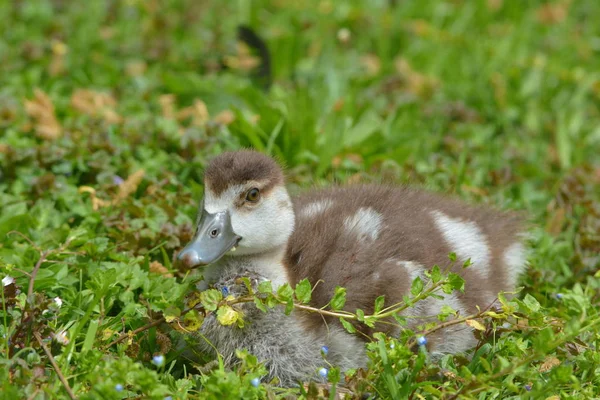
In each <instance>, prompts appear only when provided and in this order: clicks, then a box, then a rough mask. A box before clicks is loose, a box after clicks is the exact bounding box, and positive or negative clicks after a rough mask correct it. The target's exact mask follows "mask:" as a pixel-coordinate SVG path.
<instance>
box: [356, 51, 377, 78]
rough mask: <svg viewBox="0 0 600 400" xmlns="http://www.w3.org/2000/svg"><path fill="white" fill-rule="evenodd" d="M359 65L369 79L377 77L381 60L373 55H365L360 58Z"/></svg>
mask: <svg viewBox="0 0 600 400" xmlns="http://www.w3.org/2000/svg"><path fill="white" fill-rule="evenodd" d="M360 63H361V64H362V66H363V67H364V68H365V70H366V75H367V76H369V77H373V76H377V75H378V74H379V71H381V60H380V59H379V57H377V56H376V55H375V54H365V55H364V56H362V57H361V58H360Z"/></svg>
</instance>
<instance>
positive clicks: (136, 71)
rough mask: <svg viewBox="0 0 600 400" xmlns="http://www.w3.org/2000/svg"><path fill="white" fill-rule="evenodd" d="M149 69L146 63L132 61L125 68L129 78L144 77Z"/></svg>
mask: <svg viewBox="0 0 600 400" xmlns="http://www.w3.org/2000/svg"><path fill="white" fill-rule="evenodd" d="M147 69H148V64H146V63H145V62H144V61H131V62H129V63H127V65H126V66H125V73H127V75H128V76H141V75H144V73H145V72H146V70H147Z"/></svg>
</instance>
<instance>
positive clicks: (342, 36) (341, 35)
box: [337, 28, 352, 43]
mask: <svg viewBox="0 0 600 400" xmlns="http://www.w3.org/2000/svg"><path fill="white" fill-rule="evenodd" d="M351 35H352V34H351V33H350V29H348V28H342V29H340V30H339V31H338V32H337V38H338V40H339V41H340V42H342V43H348V42H349V41H350V36H351Z"/></svg>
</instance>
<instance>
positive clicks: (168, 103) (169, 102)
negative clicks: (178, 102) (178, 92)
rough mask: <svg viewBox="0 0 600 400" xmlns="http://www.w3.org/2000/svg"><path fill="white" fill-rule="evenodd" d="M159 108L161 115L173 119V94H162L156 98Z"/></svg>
mask: <svg viewBox="0 0 600 400" xmlns="http://www.w3.org/2000/svg"><path fill="white" fill-rule="evenodd" d="M158 102H159V103H160V108H161V109H162V115H163V117H165V118H169V119H175V118H176V115H175V111H176V110H175V95H173V94H163V95H162V96H160V97H159V98H158Z"/></svg>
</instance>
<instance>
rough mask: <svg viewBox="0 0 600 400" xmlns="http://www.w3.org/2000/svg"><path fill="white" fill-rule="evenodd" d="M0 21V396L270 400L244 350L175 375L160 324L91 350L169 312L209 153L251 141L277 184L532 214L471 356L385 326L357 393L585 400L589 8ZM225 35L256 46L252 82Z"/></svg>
mask: <svg viewBox="0 0 600 400" xmlns="http://www.w3.org/2000/svg"><path fill="white" fill-rule="evenodd" d="M393 3H397V4H395V5H394V4H393ZM0 19H1V20H2V21H3V24H2V26H1V27H0V30H1V32H2V35H1V36H0V165H1V170H0V204H2V213H1V215H0V268H1V269H2V276H3V277H5V276H8V277H12V278H14V279H15V282H14V283H9V282H10V280H7V281H5V282H7V284H4V286H3V291H2V296H3V297H2V304H3V307H2V310H1V311H0V313H1V315H2V317H1V318H0V320H1V321H2V322H1V323H0V349H1V350H0V363H1V364H2V366H3V368H1V369H0V385H1V387H2V391H1V392H2V394H1V397H3V398H11V399H12V398H31V399H42V398H69V397H68V396H69V394H68V393H67V390H66V388H67V387H70V388H71V390H72V391H73V393H74V396H76V397H78V398H82V399H84V398H90V399H97V398H157V399H163V398H165V397H166V396H172V397H173V398H185V397H186V396H189V398H216V397H217V396H220V397H223V395H219V393H229V396H230V397H232V398H233V397H237V398H240V397H244V398H260V397H265V396H267V393H274V392H276V389H275V388H273V387H271V386H269V385H266V384H261V385H260V386H259V387H258V388H255V387H254V386H253V385H252V384H251V380H252V379H253V378H255V377H257V376H259V375H260V373H261V367H260V366H258V365H256V363H255V360H253V359H252V357H251V356H249V355H245V354H240V356H241V357H242V358H243V359H244V362H243V366H242V367H240V369H239V370H237V371H235V372H230V371H225V370H224V369H222V368H219V367H217V368H216V369H213V370H206V371H204V372H202V373H199V372H198V370H196V369H194V368H189V367H187V369H184V367H183V366H182V365H181V364H180V363H175V362H174V361H176V360H177V359H178V358H179V357H178V356H179V355H178V352H177V351H176V350H175V349H174V348H173V347H172V345H171V339H170V338H169V336H168V335H167V334H166V333H165V332H163V331H162V330H161V329H160V328H157V327H156V326H154V327H152V328H150V329H144V330H142V331H140V332H139V333H138V334H136V335H132V336H131V337H129V336H127V337H123V338H124V340H122V341H121V342H120V343H119V344H115V345H111V346H108V345H109V344H111V342H113V341H114V340H115V339H117V338H119V335H120V334H122V333H126V332H130V331H133V330H136V329H138V328H142V327H144V326H146V325H147V324H149V323H151V322H152V321H155V320H157V319H158V318H160V316H161V315H170V314H169V313H170V312H172V307H181V306H182V304H183V295H184V293H185V292H186V291H187V290H188V289H189V288H188V287H189V284H190V283H189V282H190V280H189V279H188V278H186V279H182V278H181V277H178V278H174V277H168V276H169V275H170V274H171V273H172V272H174V269H173V266H172V262H171V260H172V255H173V253H174V252H175V251H177V250H178V249H180V248H181V247H182V245H183V244H185V242H186V241H187V240H189V238H190V237H191V233H192V223H193V220H194V218H195V211H196V205H197V201H198V198H199V196H200V195H201V193H202V186H201V176H202V169H203V166H204V165H205V163H206V160H207V159H209V158H210V157H212V156H214V155H216V154H219V153H221V152H222V151H224V150H227V149H236V148H240V147H248V146H251V147H255V148H258V149H260V150H262V151H264V152H267V153H269V154H272V155H274V156H276V157H278V158H279V159H280V160H282V161H283V162H285V163H286V165H287V167H288V178H289V184H290V188H291V189H292V191H297V190H300V189H302V188H306V187H309V186H310V185H312V184H317V185H326V184H329V183H331V182H334V181H335V182H355V181H386V182H394V183H398V184H400V183H408V184H411V185H415V186H424V187H427V188H429V189H431V190H436V191H441V192H447V193H453V194H455V195H456V196H458V197H460V198H463V199H465V200H467V201H470V202H473V203H488V204H494V205H497V206H499V207H502V208H512V209H518V210H523V211H524V212H525V213H526V214H527V215H528V216H529V217H530V219H531V221H532V224H533V228H532V239H531V246H530V247H531V255H530V266H529V268H528V270H527V273H526V274H525V275H524V276H523V277H522V284H523V286H524V289H523V291H522V292H521V294H520V298H521V299H522V300H518V301H514V302H509V303H507V305H506V310H505V311H507V312H508V313H509V314H511V315H513V316H514V315H517V316H519V318H520V321H521V322H523V323H520V324H516V325H512V328H510V329H508V331H509V332H507V333H506V334H504V335H502V336H500V337H499V338H493V339H489V338H488V339H489V340H488V342H487V344H485V345H483V344H482V346H481V347H479V349H478V351H477V353H476V355H475V356H474V357H473V359H472V360H467V359H464V358H462V357H454V358H453V357H448V358H445V359H443V360H442V361H440V362H439V363H434V362H431V361H426V360H425V359H424V358H423V357H422V356H421V355H418V354H413V353H411V352H409V351H408V350H407V349H406V347H405V344H406V341H405V340H404V339H402V338H400V339H398V340H396V339H390V338H381V337H380V338H378V339H377V340H375V341H374V342H373V344H371V345H369V347H370V353H369V354H370V355H371V357H372V360H373V363H372V365H371V368H370V369H369V371H367V372H365V373H364V375H360V373H359V374H358V375H359V376H358V377H355V378H354V380H352V381H351V382H350V386H351V387H352V388H353V390H355V392H356V393H362V392H369V393H378V394H379V395H380V396H381V397H384V398H385V397H391V396H395V397H410V398H413V399H414V398H457V397H458V398H548V399H549V398H552V399H558V398H560V399H579V398H582V399H584V398H585V399H587V398H599V397H600V389H599V388H600V381H599V380H598V379H599V378H598V376H600V355H599V353H598V351H597V348H598V345H599V344H600V326H599V319H600V315H599V313H598V307H599V305H600V304H599V289H600V274H599V272H598V271H599V265H600V258H599V254H600V237H599V233H598V232H600V189H599V187H600V163H599V161H598V160H599V158H598V154H599V153H600V112H599V110H600V108H599V105H600V74H599V73H598V71H599V70H600V56H599V55H600V54H599V53H600V26H599V25H598V24H597V21H598V20H599V19H600V3H598V2H597V1H593V0H589V1H586V0H581V1H569V0H555V1H551V2H544V1H528V2H517V1H510V0H504V1H503V0H486V1H483V0H475V1H459V0H454V1H442V0H437V1H433V0H431V1H420V2H408V1H397V2H393V1H383V0H378V1H369V2H367V1H347V2H343V3H342V2H334V1H326V0H323V1H306V2H292V1H283V0H280V1H271V2H269V1H262V0H255V1H250V0H238V1H231V2H223V1H203V2H197V1H185V0H171V1H168V2H158V1H137V0H131V1H97V0H92V1H89V2H85V3H84V2H64V1H59V0H29V1H22V2H2V3H0ZM239 24H245V25H248V26H251V27H253V28H254V29H255V30H256V31H257V32H258V33H259V35H261V36H262V37H263V38H264V39H265V41H266V42H267V43H268V46H269V48H270V50H271V55H272V74H273V84H272V85H271V86H270V87H269V88H268V89H264V80H261V79H260V78H257V77H256V70H257V67H256V63H257V61H258V60H257V59H256V57H255V55H254V54H253V53H252V52H251V51H250V52H249V51H248V49H244V48H241V47H240V46H238V45H237V41H236V29H237V26H238V25H239ZM123 181H124V182H123ZM467 290H468V288H467ZM28 292H29V293H30V295H29V296H28ZM57 297H58V298H59V299H61V300H62V305H60V306H59V304H58V303H57V301H56V300H54V299H55V298H57ZM170 307H171V308H170ZM47 310H49V311H47ZM483 322H484V323H485V327H486V329H487V333H486V334H487V335H489V334H490V332H493V331H494V327H497V326H499V325H501V322H502V321H498V320H495V319H494V318H491V317H490V318H486V319H484V320H483ZM63 334H64V338H63V336H62V335H63ZM38 338H39V339H38ZM9 339H10V340H9ZM407 340H408V339H407ZM42 343H43V344H44V346H46V348H47V351H45V350H44V348H43V347H42ZM390 343H395V344H396V346H395V350H390V349H389V344H390ZM482 343H483V342H482ZM386 346H387V347H386ZM49 354H50V355H51V357H50V356H49ZM157 354H164V355H165V356H166V362H165V364H164V365H163V366H156V365H154V364H153V363H152V356H154V355H157ZM52 362H54V363H55V365H52ZM57 370H60V371H62V372H61V374H57ZM61 375H62V376H61ZM361 377H362V378H361ZM61 379H62V380H64V383H63V382H61ZM117 385H122V387H123V390H122V391H117V388H118V386H117ZM309 392H310V391H309ZM297 393H298V391H297ZM136 396H138V397H136ZM305 396H306V397H309V398H310V397H315V396H316V395H315V394H314V393H312V392H310V393H308V394H305Z"/></svg>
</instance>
